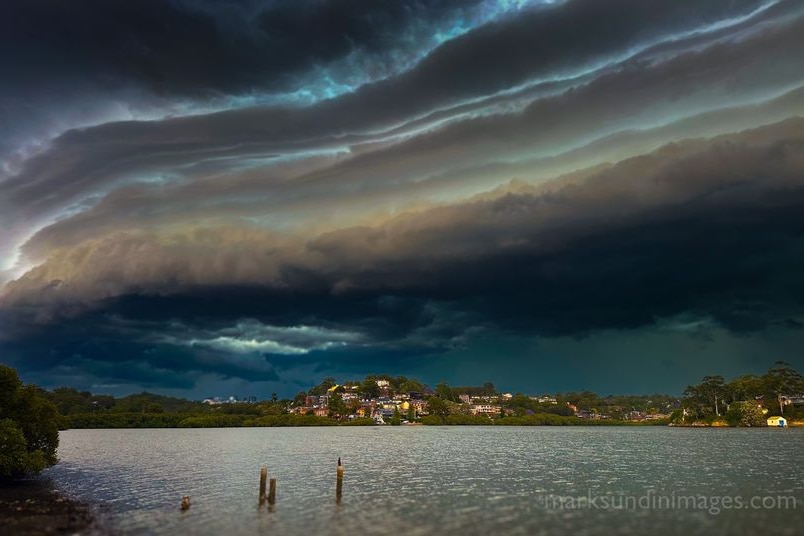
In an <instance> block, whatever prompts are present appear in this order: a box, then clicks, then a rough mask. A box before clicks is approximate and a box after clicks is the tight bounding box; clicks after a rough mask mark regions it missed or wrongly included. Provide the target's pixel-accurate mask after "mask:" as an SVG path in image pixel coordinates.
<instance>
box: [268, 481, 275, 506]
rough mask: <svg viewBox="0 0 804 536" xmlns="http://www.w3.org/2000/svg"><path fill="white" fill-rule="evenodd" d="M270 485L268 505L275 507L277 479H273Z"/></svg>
mask: <svg viewBox="0 0 804 536" xmlns="http://www.w3.org/2000/svg"><path fill="white" fill-rule="evenodd" d="M270 484H271V485H270V487H269V488H268V504H270V505H272V506H273V505H274V504H276V479H275V478H272V479H271V482H270Z"/></svg>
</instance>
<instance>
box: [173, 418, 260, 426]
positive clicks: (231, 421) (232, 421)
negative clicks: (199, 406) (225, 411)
mask: <svg viewBox="0 0 804 536" xmlns="http://www.w3.org/2000/svg"><path fill="white" fill-rule="evenodd" d="M245 420H246V416H245V415H198V416H195V417H186V418H184V419H182V421H181V422H179V428H237V427H239V426H243V422H244V421H245Z"/></svg>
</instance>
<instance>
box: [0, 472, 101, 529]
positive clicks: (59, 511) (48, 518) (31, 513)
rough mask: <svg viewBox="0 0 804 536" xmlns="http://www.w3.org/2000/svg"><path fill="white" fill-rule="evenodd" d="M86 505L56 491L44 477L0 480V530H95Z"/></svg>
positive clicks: (90, 513) (95, 527)
mask: <svg viewBox="0 0 804 536" xmlns="http://www.w3.org/2000/svg"><path fill="white" fill-rule="evenodd" d="M102 532H103V531H101V530H99V528H98V527H97V526H96V525H95V523H94V519H93V516H92V512H91V510H90V507H89V505H87V504H84V503H81V502H77V501H74V500H72V499H69V498H67V497H64V496H62V495H61V494H59V493H58V492H57V491H56V490H55V489H54V488H53V484H52V483H51V482H50V481H49V480H46V479H32V480H23V481H14V482H0V533H1V534H14V535H34V534H90V533H91V534H99V533H102Z"/></svg>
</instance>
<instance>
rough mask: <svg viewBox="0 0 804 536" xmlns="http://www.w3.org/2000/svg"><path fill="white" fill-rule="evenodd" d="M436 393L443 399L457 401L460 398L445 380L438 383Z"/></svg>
mask: <svg viewBox="0 0 804 536" xmlns="http://www.w3.org/2000/svg"><path fill="white" fill-rule="evenodd" d="M435 394H436V396H437V397H439V398H441V399H442V400H449V401H450V402H455V401H456V400H458V397H457V396H456V395H455V393H454V392H453V391H452V388H451V387H450V386H449V385H447V384H446V383H443V382H442V383H439V384H438V385H436V388H435Z"/></svg>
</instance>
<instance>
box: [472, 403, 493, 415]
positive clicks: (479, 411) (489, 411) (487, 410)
mask: <svg viewBox="0 0 804 536" xmlns="http://www.w3.org/2000/svg"><path fill="white" fill-rule="evenodd" d="M469 413H471V414H472V415H493V416H497V415H499V414H500V406H495V405H492V404H474V405H473V406H472V407H470V408H469Z"/></svg>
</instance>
